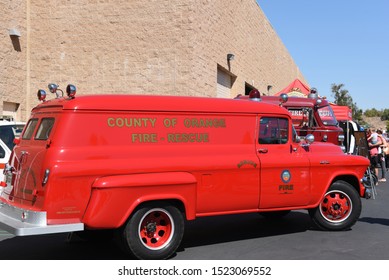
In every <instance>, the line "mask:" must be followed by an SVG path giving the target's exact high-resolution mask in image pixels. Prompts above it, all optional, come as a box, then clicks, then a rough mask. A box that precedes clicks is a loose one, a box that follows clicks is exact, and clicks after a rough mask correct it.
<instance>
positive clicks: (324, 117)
mask: <svg viewBox="0 0 389 280" xmlns="http://www.w3.org/2000/svg"><path fill="white" fill-rule="evenodd" d="M317 112H318V114H319V117H320V119H321V121H322V122H323V124H324V125H337V124H338V121H337V120H336V118H335V115H334V112H333V111H332V108H331V106H330V105H325V106H323V107H320V108H317Z"/></svg>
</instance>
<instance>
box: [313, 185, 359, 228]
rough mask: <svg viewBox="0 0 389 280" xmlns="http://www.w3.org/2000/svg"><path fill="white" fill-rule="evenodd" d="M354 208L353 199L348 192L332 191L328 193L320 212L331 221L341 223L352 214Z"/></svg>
mask: <svg viewBox="0 0 389 280" xmlns="http://www.w3.org/2000/svg"><path fill="white" fill-rule="evenodd" d="M352 208H353V205H352V201H351V199H350V197H349V196H348V195H347V194H345V193H344V192H341V191H330V192H328V193H326V195H325V196H324V199H323V201H322V202H321V204H320V213H321V215H322V216H323V217H324V219H326V220H327V221H329V222H331V223H341V222H343V221H344V220H346V219H347V218H348V217H349V216H350V214H351V212H352Z"/></svg>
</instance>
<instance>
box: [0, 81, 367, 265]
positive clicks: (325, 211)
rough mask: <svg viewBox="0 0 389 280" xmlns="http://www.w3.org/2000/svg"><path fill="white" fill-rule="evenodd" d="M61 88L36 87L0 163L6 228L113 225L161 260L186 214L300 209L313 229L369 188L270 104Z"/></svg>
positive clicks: (139, 252)
mask: <svg viewBox="0 0 389 280" xmlns="http://www.w3.org/2000/svg"><path fill="white" fill-rule="evenodd" d="M50 88H51V90H52V91H55V92H56V91H57V90H58V89H56V87H55V86H54V87H53V86H51V87H50ZM67 93H68V96H67V97H65V98H63V97H61V96H59V97H58V98H56V99H52V100H48V101H46V93H45V92H44V91H43V90H40V91H39V92H38V97H39V99H40V100H42V103H41V104H39V105H38V106H36V107H35V108H34V109H33V110H32V113H31V117H30V119H29V121H28V123H27V125H26V128H25V130H24V131H23V134H22V135H21V138H20V141H19V142H18V143H17V145H16V146H15V148H14V150H13V152H12V155H11V158H10V160H9V162H8V164H7V165H6V167H5V180H4V181H3V182H1V183H0V185H1V186H2V187H1V188H0V228H2V229H4V230H7V231H9V232H10V233H12V234H15V235H20V236H23V235H37V234H48V233H58V232H77V231H83V232H85V233H92V234H93V233H94V232H96V233H98V232H99V231H101V230H111V231H112V232H113V233H114V236H115V238H116V239H117V241H118V243H119V244H121V247H122V248H123V249H124V250H126V251H128V252H129V253H131V254H133V255H134V256H136V257H137V258H140V259H163V258H169V257H170V256H171V255H172V254H174V253H175V251H176V249H177V248H178V246H179V245H180V242H181V240H182V238H183V235H184V226H185V220H193V219H196V218H201V217H205V216H214V215H227V214H236V213H253V212H258V213H263V214H266V213H273V214H274V213H277V214H278V215H283V214H286V213H288V212H289V211H290V210H296V209H306V210H308V212H309V214H310V215H311V217H312V220H313V221H314V223H315V224H316V225H317V226H318V227H319V228H321V229H324V230H345V229H348V228H350V227H352V226H353V225H354V224H355V223H356V222H357V220H358V218H359V216H360V213H361V208H362V203H361V197H362V198H363V197H365V198H369V197H370V195H371V189H370V188H369V187H368V186H365V185H364V184H363V181H362V179H363V177H364V172H365V170H366V168H367V167H368V165H369V161H368V160H367V159H366V158H364V157H361V156H353V155H347V154H344V153H343V152H342V151H341V149H340V148H339V147H338V146H336V145H333V144H328V143H322V142H313V138H312V136H309V137H306V141H299V140H300V139H299V137H297V136H296V132H295V130H294V127H293V121H292V118H291V116H290V114H289V113H288V111H287V110H286V109H285V108H283V107H280V106H278V105H273V104H269V103H266V102H242V101H241V100H233V99H217V98H199V97H173V96H135V95H132V96H130V95H90V96H88V95H83V96H80V97H76V96H75V94H76V92H75V87H74V86H72V85H69V86H68V87H67ZM272 216H273V217H274V215H272ZM0 250H1V248H0Z"/></svg>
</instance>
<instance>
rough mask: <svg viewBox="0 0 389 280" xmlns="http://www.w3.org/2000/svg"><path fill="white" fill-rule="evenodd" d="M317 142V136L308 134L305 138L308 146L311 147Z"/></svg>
mask: <svg viewBox="0 0 389 280" xmlns="http://www.w3.org/2000/svg"><path fill="white" fill-rule="evenodd" d="M314 141H315V136H313V134H308V135H307V136H305V142H307V144H308V145H311V144H312V143H313V142H314Z"/></svg>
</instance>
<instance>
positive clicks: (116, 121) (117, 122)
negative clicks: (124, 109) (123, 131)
mask: <svg viewBox="0 0 389 280" xmlns="http://www.w3.org/2000/svg"><path fill="white" fill-rule="evenodd" d="M156 121H157V119H156V118H108V119H107V123H108V126H110V127H115V126H116V127H155V122H156Z"/></svg>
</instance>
